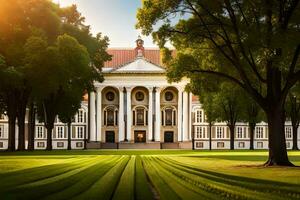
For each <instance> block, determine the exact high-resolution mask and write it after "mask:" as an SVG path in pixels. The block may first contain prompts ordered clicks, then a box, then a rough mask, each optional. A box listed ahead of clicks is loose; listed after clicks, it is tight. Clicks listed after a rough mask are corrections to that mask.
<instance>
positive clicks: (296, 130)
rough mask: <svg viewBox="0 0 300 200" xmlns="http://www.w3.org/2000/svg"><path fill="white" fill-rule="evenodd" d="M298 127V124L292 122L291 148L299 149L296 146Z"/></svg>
mask: <svg viewBox="0 0 300 200" xmlns="http://www.w3.org/2000/svg"><path fill="white" fill-rule="evenodd" d="M298 127H299V124H298V125H297V124H293V148H292V149H293V150H299V148H298Z"/></svg>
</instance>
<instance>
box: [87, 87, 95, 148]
mask: <svg viewBox="0 0 300 200" xmlns="http://www.w3.org/2000/svg"><path fill="white" fill-rule="evenodd" d="M89 101H90V114H89V115H90V141H92V142H94V141H96V114H95V113H96V108H95V107H96V105H95V92H91V93H90V96H89Z"/></svg>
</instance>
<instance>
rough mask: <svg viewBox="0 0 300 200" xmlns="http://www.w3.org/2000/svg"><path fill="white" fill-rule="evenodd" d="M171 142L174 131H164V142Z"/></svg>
mask: <svg viewBox="0 0 300 200" xmlns="http://www.w3.org/2000/svg"><path fill="white" fill-rule="evenodd" d="M172 142H174V132H173V131H166V132H165V143H172Z"/></svg>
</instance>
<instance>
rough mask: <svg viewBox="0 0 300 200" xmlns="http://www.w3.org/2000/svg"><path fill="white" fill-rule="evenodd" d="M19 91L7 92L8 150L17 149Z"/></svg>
mask: <svg viewBox="0 0 300 200" xmlns="http://www.w3.org/2000/svg"><path fill="white" fill-rule="evenodd" d="M17 96H18V95H17V92H16V91H14V90H13V91H8V92H7V99H6V101H7V102H6V103H7V116H8V148H7V151H15V150H16V119H17Z"/></svg>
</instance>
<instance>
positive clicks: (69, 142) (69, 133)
mask: <svg viewBox="0 0 300 200" xmlns="http://www.w3.org/2000/svg"><path fill="white" fill-rule="evenodd" d="M71 149H72V147H71V121H69V122H68V150H71Z"/></svg>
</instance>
